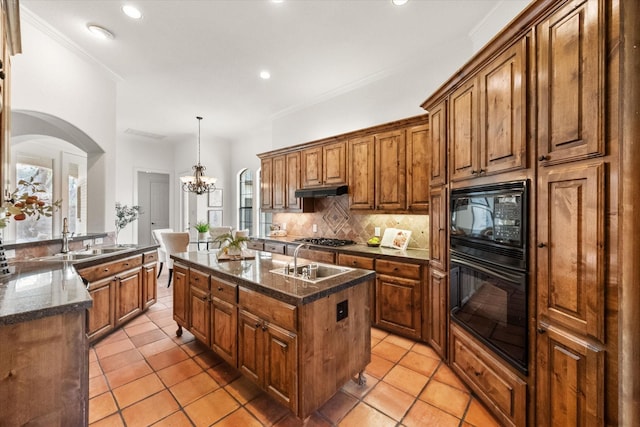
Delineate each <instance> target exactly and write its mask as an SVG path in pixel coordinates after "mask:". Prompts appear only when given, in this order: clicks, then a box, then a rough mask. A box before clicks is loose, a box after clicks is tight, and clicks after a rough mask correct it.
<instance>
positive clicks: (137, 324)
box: [89, 272, 499, 427]
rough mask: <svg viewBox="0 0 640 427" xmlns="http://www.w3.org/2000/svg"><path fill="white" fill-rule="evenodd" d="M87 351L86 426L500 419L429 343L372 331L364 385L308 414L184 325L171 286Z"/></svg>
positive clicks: (480, 424) (360, 425) (162, 281)
mask: <svg viewBox="0 0 640 427" xmlns="http://www.w3.org/2000/svg"><path fill="white" fill-rule="evenodd" d="M166 282H167V275H166V273H164V272H163V274H162V275H161V276H160V278H159V280H158V302H157V303H156V304H155V305H153V306H152V307H151V308H150V309H149V310H148V311H147V312H146V313H144V314H142V315H140V316H139V317H137V318H136V319H134V320H132V321H131V322H129V323H128V324H126V325H125V326H124V327H123V328H120V329H119V330H117V331H114V332H113V333H112V334H111V335H109V336H108V337H106V338H104V339H102V340H101V341H99V342H97V343H96V344H95V345H93V346H92V347H91V348H90V350H89V362H90V366H89V377H90V378H89V398H90V400H89V423H90V425H91V426H95V427H98V426H128V427H134V426H150V425H153V426H198V427H200V426H216V427H222V426H229V427H231V426H233V427H236V426H242V427H245V426H246V427H252V426H256V427H260V426H278V427H285V426H287V427H288V426H300V425H307V426H345V427H348V426H354V427H366V426H375V427H381V426H406V427H412V426H476V427H487V426H498V425H499V424H498V422H497V421H496V420H495V419H494V418H493V417H492V416H491V415H490V414H489V412H488V411H487V410H486V409H485V408H484V407H483V406H482V405H481V404H480V403H479V402H478V400H477V399H476V398H475V397H474V396H473V395H472V394H471V393H470V391H469V389H467V388H466V387H465V385H464V384H463V383H462V382H461V381H460V380H459V379H458V377H457V376H456V375H455V374H454V373H453V372H452V371H451V369H449V368H448V367H447V366H446V365H445V364H444V363H443V362H442V361H441V360H440V358H439V357H438V355H437V354H436V353H435V352H434V351H433V350H432V349H431V348H430V347H428V346H427V345H424V344H421V343H416V342H414V341H411V340H408V339H405V338H402V337H399V336H396V335H393V334H389V333H387V332H384V331H382V330H379V329H375V328H373V329H372V330H371V347H372V350H371V352H372V355H371V363H370V364H369V365H368V366H367V369H366V377H367V383H366V386H364V387H360V386H358V385H357V384H356V383H355V382H349V383H348V384H345V386H344V387H342V389H341V390H340V391H338V393H336V395H335V396H334V397H333V398H331V399H330V400H329V401H328V402H327V403H326V404H325V405H324V406H323V407H321V408H320V409H319V410H318V411H316V412H315V413H314V414H313V415H311V416H310V417H309V418H308V419H307V420H305V422H302V421H301V420H299V419H297V418H296V417H295V416H294V415H293V414H291V413H290V412H289V411H288V410H287V409H286V408H285V407H283V406H281V405H280V404H278V403H277V402H275V401H274V400H272V399H271V398H270V397H269V396H267V395H266V394H265V393H264V392H262V391H261V390H260V389H258V388H257V387H256V386H255V385H253V383H251V382H250V381H248V380H246V379H245V378H243V377H242V376H241V375H240V374H239V372H238V371H237V370H236V369H235V368H233V367H231V366H229V365H228V364H226V363H225V362H223V361H222V360H221V359H220V358H218V357H217V356H216V355H215V354H214V353H213V352H212V351H211V350H210V349H208V348H206V347H205V346H204V345H202V344H200V343H199V342H198V341H197V340H195V339H194V337H193V335H191V334H190V333H189V332H187V331H185V332H184V334H183V335H182V337H180V338H178V337H176V335H175V331H176V324H175V322H174V321H173V316H172V304H173V303H172V290H173V287H171V288H166Z"/></svg>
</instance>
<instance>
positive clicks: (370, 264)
mask: <svg viewBox="0 0 640 427" xmlns="http://www.w3.org/2000/svg"><path fill="white" fill-rule="evenodd" d="M336 262H337V264H338V265H343V266H345V267H352V268H363V269H365V270H373V269H374V264H375V259H374V258H369V257H364V256H359V255H351V254H343V253H338V256H337V261H336ZM375 306H376V286H375V281H372V282H371V287H370V289H369V307H371V315H370V317H371V324H372V325H376V324H377V323H378V319H377V317H376V310H375Z"/></svg>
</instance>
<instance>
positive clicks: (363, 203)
mask: <svg viewBox="0 0 640 427" xmlns="http://www.w3.org/2000/svg"><path fill="white" fill-rule="evenodd" d="M374 147H375V144H374V140H373V136H366V137H363V138H357V139H353V140H350V141H349V209H367V210H371V209H375V204H374V185H373V182H374V180H375V176H374V172H375V164H374V159H375V156H374Z"/></svg>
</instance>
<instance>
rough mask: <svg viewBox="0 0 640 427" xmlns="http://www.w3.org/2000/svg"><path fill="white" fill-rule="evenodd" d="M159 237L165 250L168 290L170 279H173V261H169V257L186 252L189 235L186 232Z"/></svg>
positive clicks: (165, 234)
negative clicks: (167, 268)
mask: <svg viewBox="0 0 640 427" xmlns="http://www.w3.org/2000/svg"><path fill="white" fill-rule="evenodd" d="M161 236H162V241H163V242H164V246H165V248H166V250H167V265H168V266H169V282H168V283H167V288H168V287H169V286H171V278H172V277H173V260H172V259H171V255H172V254H177V253H180V252H187V247H188V246H189V233H187V232H186V231H185V232H182V233H180V232H178V233H162V234H161Z"/></svg>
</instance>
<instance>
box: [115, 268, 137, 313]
mask: <svg viewBox="0 0 640 427" xmlns="http://www.w3.org/2000/svg"><path fill="white" fill-rule="evenodd" d="M115 286H116V326H118V325H121V324H122V323H124V322H126V321H127V320H129V319H131V318H132V317H135V316H137V315H138V314H139V313H140V312H141V311H142V270H141V269H140V268H137V269H135V270H130V271H128V272H124V273H121V274H120V275H119V276H118V278H117V280H116V284H115Z"/></svg>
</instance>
